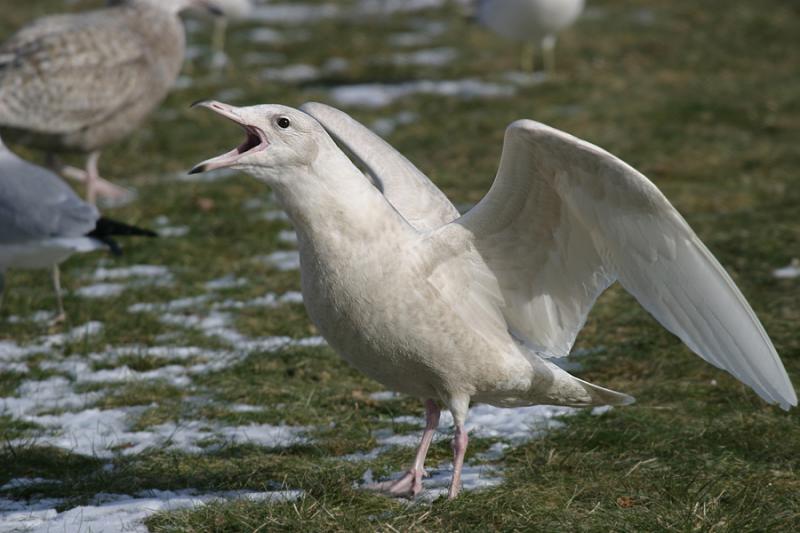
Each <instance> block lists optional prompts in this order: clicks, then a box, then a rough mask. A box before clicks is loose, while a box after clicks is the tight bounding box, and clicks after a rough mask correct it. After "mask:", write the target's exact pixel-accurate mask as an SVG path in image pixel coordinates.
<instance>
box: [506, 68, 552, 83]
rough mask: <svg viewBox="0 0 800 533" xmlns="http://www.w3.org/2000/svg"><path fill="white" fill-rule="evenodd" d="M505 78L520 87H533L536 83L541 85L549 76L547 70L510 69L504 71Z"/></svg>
mask: <svg viewBox="0 0 800 533" xmlns="http://www.w3.org/2000/svg"><path fill="white" fill-rule="evenodd" d="M503 78H504V79H505V80H506V81H508V82H510V83H513V84H515V85H519V86H520V87H533V86H534V85H541V84H542V83H544V82H546V81H547V80H548V79H549V78H548V75H547V73H546V72H539V71H537V72H520V71H510V72H504V73H503Z"/></svg>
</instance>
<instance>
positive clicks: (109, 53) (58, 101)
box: [0, 9, 152, 133]
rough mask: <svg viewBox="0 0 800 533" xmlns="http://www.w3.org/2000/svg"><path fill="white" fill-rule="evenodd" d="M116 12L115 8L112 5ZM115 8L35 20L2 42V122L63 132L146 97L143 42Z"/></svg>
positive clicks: (145, 66) (0, 118) (145, 57)
mask: <svg viewBox="0 0 800 533" xmlns="http://www.w3.org/2000/svg"><path fill="white" fill-rule="evenodd" d="M118 11H119V12H120V13H117V12H118ZM121 13H122V11H120V10H119V9H109V10H102V11H95V12H90V13H83V14H80V15H57V16H52V17H45V18H42V19H39V20H37V21H35V22H33V23H31V24H30V25H29V26H26V27H25V28H23V29H21V30H20V31H19V32H17V33H16V34H15V35H13V36H12V37H11V38H10V39H9V40H8V41H6V42H5V43H3V45H2V46H0V124H3V125H5V126H9V127H14V128H20V129H25V130H33V131H38V132H47V133H67V132H72V131H75V130H79V129H81V128H84V127H86V126H88V125H90V124H94V123H97V122H102V121H103V120H104V119H105V118H106V117H108V116H110V115H112V114H114V113H115V112H116V111H117V110H119V109H121V108H124V107H125V106H128V105H130V104H132V103H134V102H136V101H138V99H139V98H141V97H143V96H145V95H144V94H142V93H143V92H144V93H146V92H147V90H148V89H147V87H148V84H143V83H141V80H142V79H143V78H146V77H147V76H150V75H152V73H151V72H149V68H148V63H149V60H148V57H147V51H146V47H144V46H142V43H141V42H140V38H139V36H138V35H136V34H135V32H132V31H131V30H130V28H129V27H127V25H126V24H125V19H124V17H123V16H118V15H120V14H121Z"/></svg>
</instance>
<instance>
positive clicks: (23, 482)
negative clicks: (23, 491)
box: [0, 477, 61, 491]
mask: <svg viewBox="0 0 800 533" xmlns="http://www.w3.org/2000/svg"><path fill="white" fill-rule="evenodd" d="M58 483H61V481H59V480H57V479H44V478H41V477H35V478H29V477H22V478H15V479H12V480H11V481H9V482H8V483H6V484H5V485H3V486H2V487H0V491H9V490H14V489H20V488H25V487H33V486H36V485H50V484H58Z"/></svg>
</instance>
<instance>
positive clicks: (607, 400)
mask: <svg viewBox="0 0 800 533" xmlns="http://www.w3.org/2000/svg"><path fill="white" fill-rule="evenodd" d="M534 357H535V359H534V358H530V357H529V361H531V362H532V363H533V366H534V376H535V377H534V381H533V384H532V386H531V389H530V392H531V398H530V399H531V400H532V401H533V403H540V404H547V405H565V406H568V407H589V406H593V405H629V404H632V403H633V402H634V401H635V400H634V398H633V396H629V395H627V394H623V393H621V392H616V391H613V390H611V389H606V388H604V387H600V386H598V385H594V384H592V383H589V382H588V381H584V380H582V379H579V378H576V377H575V376H573V375H571V374H569V373H567V372H566V371H564V370H562V369H561V368H559V367H558V366H556V365H554V364H553V363H551V362H550V361H548V360H546V359H541V358H539V357H538V356H534Z"/></svg>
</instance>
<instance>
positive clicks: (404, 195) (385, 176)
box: [300, 102, 459, 231]
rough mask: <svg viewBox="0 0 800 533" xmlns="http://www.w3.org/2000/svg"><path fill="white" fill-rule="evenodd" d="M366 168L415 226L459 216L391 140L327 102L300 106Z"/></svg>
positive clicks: (429, 226)
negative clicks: (389, 141)
mask: <svg viewBox="0 0 800 533" xmlns="http://www.w3.org/2000/svg"><path fill="white" fill-rule="evenodd" d="M300 109H301V110H303V111H304V112H306V113H308V114H309V115H311V116H312V117H314V118H315V119H316V120H317V121H318V122H319V123H320V124H322V126H323V127H324V128H325V129H326V130H327V131H328V133H329V134H330V135H331V137H333V138H334V139H335V140H336V141H337V142H339V143H341V144H342V145H344V147H345V148H346V149H347V150H348V151H349V152H350V153H352V154H353V155H354V156H355V157H356V158H357V159H358V160H359V161H361V163H362V164H363V165H364V166H365V167H367V170H368V171H369V173H370V175H371V176H370V177H371V178H372V180H373V183H375V186H376V187H378V189H380V190H381V192H383V194H384V195H385V196H386V199H387V200H388V201H389V203H391V204H392V205H393V206H394V208H395V209H397V211H398V212H399V213H400V214H401V215H403V217H404V218H405V219H406V220H407V221H408V222H409V224H411V225H412V226H413V227H414V228H416V229H418V230H419V231H430V230H433V229H436V228H439V227H441V226H443V225H444V224H447V223H449V222H452V221H453V220H455V219H456V218H458V216H459V213H458V210H457V209H456V208H455V206H453V204H452V203H451V202H450V200H448V199H447V197H446V196H445V195H444V193H443V192H442V191H440V190H439V188H438V187H436V185H434V184H433V182H432V181H431V180H430V179H428V177H427V176H426V175H425V174H423V173H422V172H421V171H420V170H419V169H418V168H417V167H415V166H414V165H413V164H412V163H411V162H410V161H409V160H408V159H406V158H405V157H404V156H403V155H402V154H401V153H400V152H398V151H397V150H395V149H394V148H392V146H391V145H389V143H387V142H386V141H384V140H383V139H381V138H380V137H379V136H378V135H376V134H375V133H373V132H372V131H371V130H370V129H369V128H367V127H366V126H364V125H362V124H361V123H359V122H357V121H356V120H355V119H353V118H352V117H350V116H349V115H347V114H346V113H343V112H341V111H339V110H338V109H335V108H333V107H330V106H327V105H325V104H319V103H316V102H309V103H306V104H303V105H302V106H301V107H300Z"/></svg>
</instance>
